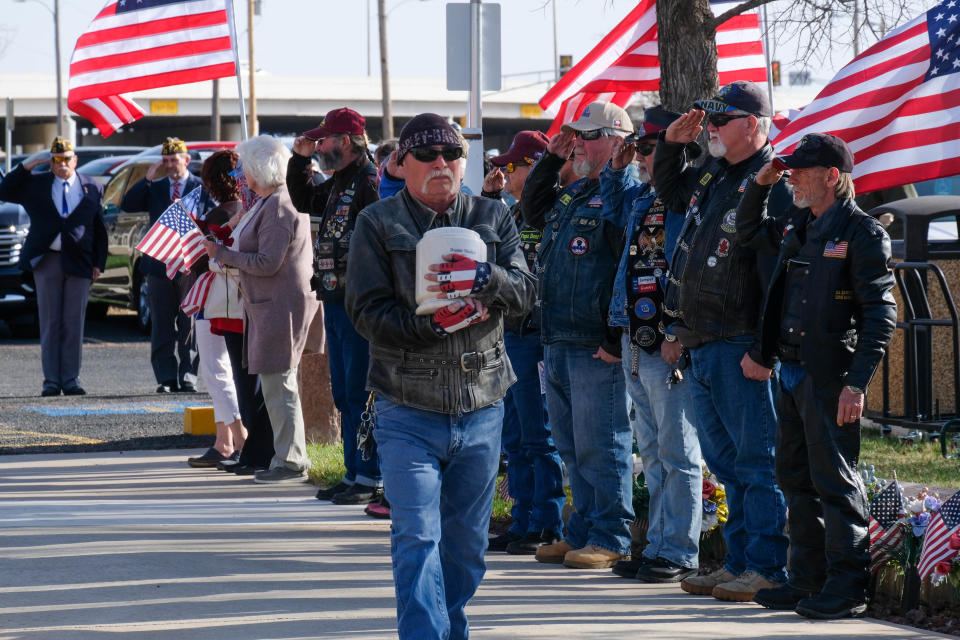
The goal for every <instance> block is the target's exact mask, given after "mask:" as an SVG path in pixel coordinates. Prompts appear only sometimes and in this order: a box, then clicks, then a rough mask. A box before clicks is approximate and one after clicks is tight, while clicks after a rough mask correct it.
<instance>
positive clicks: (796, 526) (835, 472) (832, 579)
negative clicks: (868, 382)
mask: <svg viewBox="0 0 960 640" xmlns="http://www.w3.org/2000/svg"><path fill="white" fill-rule="evenodd" d="M841 389H842V383H840V382H839V381H835V382H833V383H831V384H830V385H829V386H827V387H820V388H818V387H817V385H816V384H815V383H814V381H813V379H812V378H811V377H810V375H809V374H806V375H804V376H803V379H802V380H801V381H800V382H799V383H798V384H797V386H796V387H794V388H793V390H792V391H791V392H787V391H785V390H784V389H783V388H781V389H780V390H779V391H780V393H779V394H778V397H777V405H778V406H777V414H778V417H779V429H778V430H777V448H776V469H777V483H778V484H779V485H780V490H781V491H783V495H784V497H785V498H786V501H787V523H788V525H789V528H790V560H789V567H788V570H789V576H790V584H792V585H793V586H795V587H798V588H801V589H806V590H809V591H813V592H822V593H824V594H829V595H833V596H840V597H843V598H849V599H851V600H856V601H858V602H863V601H864V599H865V597H866V590H867V580H868V577H869V573H868V567H869V561H870V554H869V540H868V535H867V528H868V524H869V522H868V518H869V505H868V502H867V495H866V491H865V490H864V487H863V482H862V480H861V479H860V474H859V473H858V471H857V461H858V458H859V457H860V423H859V422H856V423H851V424H846V425H844V426H842V427H838V426H837V404H838V403H839V398H840V390H841Z"/></svg>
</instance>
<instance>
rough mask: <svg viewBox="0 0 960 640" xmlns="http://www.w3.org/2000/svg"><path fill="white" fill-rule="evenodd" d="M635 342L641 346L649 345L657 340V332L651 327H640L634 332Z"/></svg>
mask: <svg viewBox="0 0 960 640" xmlns="http://www.w3.org/2000/svg"><path fill="white" fill-rule="evenodd" d="M635 337H636V339H637V344H638V345H640V346H641V347H649V346H650V345H652V344H653V343H654V342H656V341H657V332H656V331H655V330H654V328H653V327H640V328H639V329H637V333H636V336H635Z"/></svg>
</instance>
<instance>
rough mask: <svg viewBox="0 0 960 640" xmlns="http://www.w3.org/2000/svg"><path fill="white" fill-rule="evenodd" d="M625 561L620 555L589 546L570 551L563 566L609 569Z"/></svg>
mask: <svg viewBox="0 0 960 640" xmlns="http://www.w3.org/2000/svg"><path fill="white" fill-rule="evenodd" d="M623 559H624V558H623V556H622V555H620V554H619V553H616V552H614V551H610V550H609V549H604V548H603V547H598V546H596V545H593V544H588V545H587V546H585V547H584V548H583V549H574V550H573V551H569V552H568V553H567V555H566V557H564V559H563V566H565V567H570V568H572V569H608V568H610V567H612V566H613V565H615V564H617V562H619V561H620V560H623Z"/></svg>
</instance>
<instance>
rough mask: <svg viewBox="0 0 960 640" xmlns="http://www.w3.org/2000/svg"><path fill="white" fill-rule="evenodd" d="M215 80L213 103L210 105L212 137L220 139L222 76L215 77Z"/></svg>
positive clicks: (212, 138)
mask: <svg viewBox="0 0 960 640" xmlns="http://www.w3.org/2000/svg"><path fill="white" fill-rule="evenodd" d="M212 82H213V97H212V98H211V102H212V104H211V105H210V114H211V117H210V139H211V140H219V139H220V78H214V79H213V80H212Z"/></svg>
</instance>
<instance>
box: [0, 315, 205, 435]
mask: <svg viewBox="0 0 960 640" xmlns="http://www.w3.org/2000/svg"><path fill="white" fill-rule="evenodd" d="M42 380H43V375H42V373H41V366H40V341H39V340H38V339H36V338H33V339H29V338H14V337H12V336H11V334H10V333H9V331H8V330H7V328H6V327H0V454H16V453H66V452H81V451H111V450H142V449H169V448H181V447H188V448H196V449H199V448H202V447H205V446H208V444H209V443H210V442H211V441H212V438H211V437H210V436H200V437H197V436H188V435H184V434H183V409H184V408H185V407H187V406H209V396H208V395H207V394H206V393H204V392H203V384H202V382H201V383H200V392H199V393H195V394H163V395H160V394H157V393H155V392H154V389H155V388H156V381H155V380H154V377H153V371H152V369H151V368H150V339H149V337H147V336H144V335H141V334H140V333H139V332H138V331H137V328H136V323H135V317H134V315H133V314H132V312H126V311H121V310H117V309H111V311H110V313H109V314H108V315H107V316H106V318H104V319H102V320H94V319H88V320H87V326H86V332H85V336H84V347H83V365H82V368H81V372H80V383H81V385H83V387H84V388H85V389H86V391H87V395H86V396H77V397H65V396H60V397H57V398H41V397H40V387H41V382H42Z"/></svg>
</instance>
